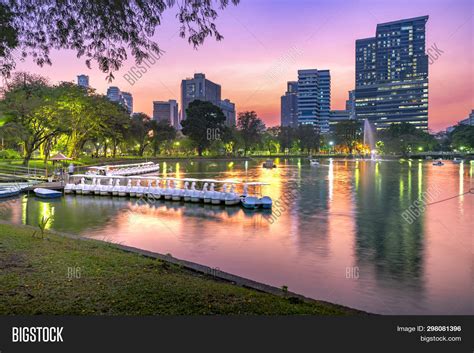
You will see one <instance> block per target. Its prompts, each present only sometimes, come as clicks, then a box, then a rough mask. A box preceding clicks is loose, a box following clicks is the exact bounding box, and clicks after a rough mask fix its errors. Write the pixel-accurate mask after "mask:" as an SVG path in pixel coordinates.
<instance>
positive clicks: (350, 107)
mask: <svg viewBox="0 0 474 353" xmlns="http://www.w3.org/2000/svg"><path fill="white" fill-rule="evenodd" d="M346 110H347V111H348V112H349V119H355V118H356V114H355V91H354V90H352V91H349V99H348V100H346Z"/></svg>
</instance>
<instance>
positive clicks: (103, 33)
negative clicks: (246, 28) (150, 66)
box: [0, 0, 239, 79]
mask: <svg viewBox="0 0 474 353" xmlns="http://www.w3.org/2000/svg"><path fill="white" fill-rule="evenodd" d="M229 3H232V4H234V5H237V4H238V3H239V0H231V1H229V0H217V1H215V2H214V1H212V0H204V1H193V0H184V1H176V0H130V1H116V0H101V1H89V0H64V1H56V0H36V1H22V0H10V1H6V0H5V1H2V2H1V3H0V20H1V22H0V23H2V27H1V28H2V30H1V31H0V33H1V34H0V58H2V61H0V71H1V73H2V74H3V75H6V76H8V75H9V73H10V71H11V70H12V69H13V68H14V66H15V60H16V58H15V53H14V51H15V49H19V51H20V53H21V57H23V58H24V57H26V56H31V57H32V58H33V60H34V62H35V63H36V64H37V65H39V66H43V65H44V64H48V65H51V57H50V51H51V49H71V50H74V51H75V52H76V55H77V57H78V58H81V57H85V59H86V60H85V63H86V65H87V66H88V67H89V68H90V67H91V62H92V61H95V62H97V64H98V66H99V68H100V70H102V71H103V72H106V73H107V74H108V76H107V77H108V78H109V79H113V77H114V76H113V72H114V71H117V70H119V68H120V67H121V66H122V63H123V62H124V60H126V59H127V50H128V51H129V52H130V53H131V55H132V56H133V57H134V58H135V61H136V62H137V63H138V64H140V63H141V62H142V61H143V60H144V59H147V58H149V57H150V55H154V56H155V57H156V56H160V55H161V54H162V50H161V49H160V47H159V45H158V43H156V42H155V41H154V40H153V38H152V37H153V36H154V34H155V30H156V27H157V26H159V25H160V24H161V21H162V18H163V13H164V12H165V10H169V9H171V8H173V7H175V6H177V18H178V20H179V23H180V36H181V37H183V38H188V41H189V43H192V44H193V45H194V47H197V46H199V45H201V44H203V42H204V40H205V39H206V38H207V37H208V36H214V37H215V38H216V40H221V39H222V38H223V37H222V35H221V34H220V33H219V31H218V30H217V27H216V25H215V24H214V21H215V20H216V19H217V17H218V13H217V10H216V9H215V7H216V5H217V6H218V7H219V8H220V9H224V8H225V7H227V6H228V5H229Z"/></svg>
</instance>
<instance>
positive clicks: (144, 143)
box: [129, 113, 153, 157]
mask: <svg viewBox="0 0 474 353" xmlns="http://www.w3.org/2000/svg"><path fill="white" fill-rule="evenodd" d="M151 128H152V125H151V119H150V117H149V116H148V115H146V114H145V113H137V114H134V115H133V117H132V121H131V123H130V130H129V137H130V139H131V141H132V142H133V143H135V144H136V147H137V149H138V155H139V156H140V157H142V156H143V154H144V153H145V149H146V148H147V147H148V145H149V144H150V143H151V139H152V136H153V133H152V130H151Z"/></svg>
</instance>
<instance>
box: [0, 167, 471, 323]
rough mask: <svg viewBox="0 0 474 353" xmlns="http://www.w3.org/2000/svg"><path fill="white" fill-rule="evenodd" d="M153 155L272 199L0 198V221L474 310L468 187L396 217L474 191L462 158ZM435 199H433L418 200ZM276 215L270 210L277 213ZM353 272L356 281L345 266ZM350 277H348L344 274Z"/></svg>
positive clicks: (309, 283) (242, 271) (340, 290)
mask: <svg viewBox="0 0 474 353" xmlns="http://www.w3.org/2000/svg"><path fill="white" fill-rule="evenodd" d="M275 162H276V163H277V164H278V168H276V169H273V170H267V169H263V168H261V163H260V161H259V162H258V163H256V162H253V161H251V162H248V163H247V162H244V161H234V162H228V161H226V162H224V161H218V162H213V163H206V162H199V161H193V162H180V163H179V164H177V163H171V162H168V165H164V163H162V167H163V168H162V169H161V170H166V171H167V176H176V175H177V174H179V177H197V178H218V179H224V178H235V179H240V180H260V181H264V182H268V183H270V184H271V185H270V186H269V187H268V188H267V189H266V190H265V189H264V191H266V192H265V194H268V195H270V196H272V198H273V199H274V201H275V200H278V199H280V200H287V199H288V198H287V197H285V196H287V195H289V192H290V191H292V192H293V193H294V194H295V195H296V197H295V198H294V199H292V200H290V201H287V202H286V203H285V202H283V201H282V202H283V203H282V207H281V208H280V210H279V209H278V207H274V210H273V212H274V214H273V216H274V217H272V220H273V223H271V222H269V217H270V216H271V215H270V214H268V213H263V212H261V211H259V212H254V211H245V210H243V209H241V208H240V207H231V208H229V207H227V208H226V207H219V206H211V205H201V204H180V203H175V202H171V201H166V202H165V201H161V200H158V201H157V202H156V203H155V204H153V205H142V204H137V203H136V200H127V199H122V198H112V197H99V196H96V197H93V196H66V197H64V198H62V199H60V200H57V201H50V202H45V201H41V200H38V199H36V198H35V197H34V196H30V197H29V198H27V197H23V198H22V199H17V200H16V202H9V203H8V204H6V203H5V202H4V205H7V206H6V207H3V209H0V211H1V212H2V218H7V219H8V220H10V221H13V222H16V223H22V224H30V225H36V224H37V223H38V221H39V220H40V219H41V217H43V216H50V217H51V219H52V222H51V224H50V227H51V228H53V229H56V230H60V231H67V232H72V233H79V234H82V235H83V236H86V237H93V238H98V239H104V240H108V241H112V242H116V243H123V244H127V245H130V246H135V247H139V248H144V249H147V250H151V251H157V252H161V253H171V254H172V255H173V256H175V257H177V258H182V259H186V260H190V261H195V262H199V263H203V264H206V265H209V266H212V267H219V268H220V269H222V270H224V271H228V272H231V273H235V274H238V275H241V276H244V277H249V278H252V279H254V280H257V281H262V282H265V283H269V284H272V285H275V286H278V287H280V286H283V285H287V286H288V287H289V289H290V290H292V291H295V292H299V293H302V294H304V295H307V296H311V297H314V298H317V299H322V300H326V301H331V302H337V303H341V304H344V305H348V306H352V307H355V308H359V309H362V310H367V311H370V312H377V313H386V314H420V313H423V314H437V313H441V314H473V313H474V309H473V299H472V297H473V296H472V294H473V292H472V288H473V287H472V286H473V283H472V281H473V272H472V271H473V267H472V261H473V253H472V211H473V201H474V195H470V194H468V195H465V196H463V197H458V198H455V199H453V200H450V201H446V202H443V203H440V204H436V205H432V206H428V207H426V210H425V211H424V212H423V213H422V215H421V216H420V217H419V218H417V219H416V220H415V221H414V222H413V223H412V224H408V223H407V222H406V221H404V220H403V218H402V217H401V214H402V212H403V211H404V210H406V209H407V208H408V207H409V206H410V205H411V204H412V203H413V202H414V201H415V200H419V199H421V198H422V197H423V195H426V191H430V190H431V191H432V190H438V191H439V195H438V194H437V199H444V198H447V197H451V196H454V195H456V194H459V193H462V192H466V191H468V190H469V189H470V188H471V187H473V185H472V184H473V179H472V165H465V166H464V165H454V164H451V163H450V162H447V163H446V165H445V166H444V167H435V166H432V165H431V163H428V162H420V161H417V160H414V161H407V162H403V163H399V162H398V161H383V162H369V161H353V160H338V159H334V160H323V161H322V164H321V165H320V166H319V167H311V166H309V163H308V162H307V161H306V160H304V159H280V160H276V161H275ZM428 201H436V200H428ZM278 211H281V215H280V216H278V217H277V216H276V215H277V214H279V212H278ZM354 269H357V270H358V272H357V273H358V275H359V277H358V278H350V277H351V276H348V273H353V272H351V271H352V270H354ZM347 277H349V278H347Z"/></svg>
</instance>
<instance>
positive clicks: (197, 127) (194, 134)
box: [181, 100, 225, 156]
mask: <svg viewBox="0 0 474 353" xmlns="http://www.w3.org/2000/svg"><path fill="white" fill-rule="evenodd" d="M186 116H187V118H186V119H185V120H183V121H182V122H181V125H182V126H183V130H182V132H183V134H184V135H186V136H188V137H189V138H190V139H191V141H193V142H194V144H195V146H196V149H197V152H198V155H199V156H202V154H203V152H204V149H206V148H208V147H209V146H210V145H211V142H212V141H213V140H215V139H216V134H220V132H221V131H223V129H224V123H225V115H224V113H223V112H222V109H221V108H219V107H218V106H216V105H214V104H212V103H211V102H204V101H200V100H195V101H193V102H191V103H189V106H188V108H187V109H186ZM209 133H211V134H209ZM219 138H220V137H219Z"/></svg>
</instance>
